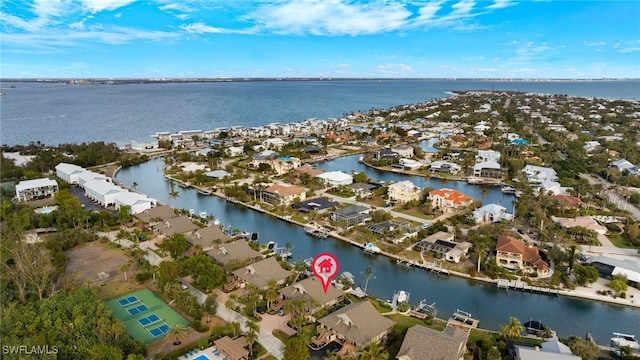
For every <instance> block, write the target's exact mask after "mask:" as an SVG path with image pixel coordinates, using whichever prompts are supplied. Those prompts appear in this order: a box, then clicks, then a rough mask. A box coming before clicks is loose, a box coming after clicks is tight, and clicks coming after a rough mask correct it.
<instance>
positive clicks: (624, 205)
mask: <svg viewBox="0 0 640 360" xmlns="http://www.w3.org/2000/svg"><path fill="white" fill-rule="evenodd" d="M580 177H581V178H583V179H586V180H587V181H588V182H589V184H592V185H593V184H598V183H600V184H602V185H604V187H605V191H604V192H605V193H606V194H607V196H608V197H609V201H610V202H611V203H612V204H615V205H616V206H618V208H620V209H622V210H626V211H628V212H630V213H631V215H632V216H633V217H634V218H635V219H636V220H640V209H638V208H637V207H635V206H633V205H632V204H631V203H629V202H628V201H626V199H625V198H623V197H622V196H620V195H618V194H616V192H615V191H614V190H613V189H614V186H615V185H614V184H612V183H610V182H609V181H607V180H605V179H603V178H601V177H599V176H594V175H590V174H580Z"/></svg>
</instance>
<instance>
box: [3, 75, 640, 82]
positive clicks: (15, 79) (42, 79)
mask: <svg viewBox="0 0 640 360" xmlns="http://www.w3.org/2000/svg"><path fill="white" fill-rule="evenodd" d="M341 80H362V81H364V80H375V81H393V80H448V81H458V80H462V81H465V80H466V81H469V80H472V81H498V82H514V81H540V82H542V81H638V80H640V78H633V77H629V78H627V77H623V78H616V77H599V78H496V77H486V78H480V77H432V78H429V77H394V78H389V77H333V76H317V77H309V76H299V77H277V76H274V77H24V78H19V77H8V78H1V77H0V81H6V82H54V81H100V82H104V81H125V82H127V81H138V82H139V81H144V82H153V83H162V82H242V81H341Z"/></svg>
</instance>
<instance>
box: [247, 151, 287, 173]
mask: <svg viewBox="0 0 640 360" xmlns="http://www.w3.org/2000/svg"><path fill="white" fill-rule="evenodd" d="M278 156H280V154H279V153H278V152H276V151H273V150H264V151H262V152H259V153H256V154H253V156H252V158H251V162H250V163H249V166H251V167H253V168H256V169H257V168H258V166H260V164H262V163H266V164H269V165H271V164H270V161H271V160H273V159H275V158H277V157H278Z"/></svg>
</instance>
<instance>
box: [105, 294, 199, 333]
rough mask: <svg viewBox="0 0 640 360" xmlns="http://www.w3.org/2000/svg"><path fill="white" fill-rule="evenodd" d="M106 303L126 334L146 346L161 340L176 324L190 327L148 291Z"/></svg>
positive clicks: (127, 295)
mask: <svg viewBox="0 0 640 360" xmlns="http://www.w3.org/2000/svg"><path fill="white" fill-rule="evenodd" d="M105 303H106V305H107V306H108V307H109V309H111V311H113V316H114V317H116V318H117V319H119V320H120V321H122V322H123V323H124V326H125V328H126V329H127V333H128V334H129V335H131V337H132V338H134V339H136V340H140V341H142V342H144V343H145V344H149V343H152V342H154V341H156V340H158V339H161V338H163V337H164V335H165V334H166V333H167V332H169V330H171V327H173V326H174V325H176V324H181V325H182V326H184V327H188V326H189V322H188V321H187V320H185V319H184V318H183V317H182V316H180V314H178V313H177V312H175V311H174V310H173V309H172V308H171V307H170V306H169V305H167V304H166V303H165V302H164V301H162V299H160V298H159V297H158V296H157V295H156V294H154V293H153V292H151V291H150V290H148V289H144V290H140V291H136V292H134V293H130V294H126V295H124V296H120V297H118V298H115V299H112V300H108V301H106V302H105Z"/></svg>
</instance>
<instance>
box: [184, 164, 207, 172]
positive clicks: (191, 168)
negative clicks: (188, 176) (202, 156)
mask: <svg viewBox="0 0 640 360" xmlns="http://www.w3.org/2000/svg"><path fill="white" fill-rule="evenodd" d="M180 167H181V168H182V171H183V172H186V173H194V172H196V171H209V169H208V168H207V167H206V166H205V165H203V164H197V163H194V162H184V163H182V164H180Z"/></svg>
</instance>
